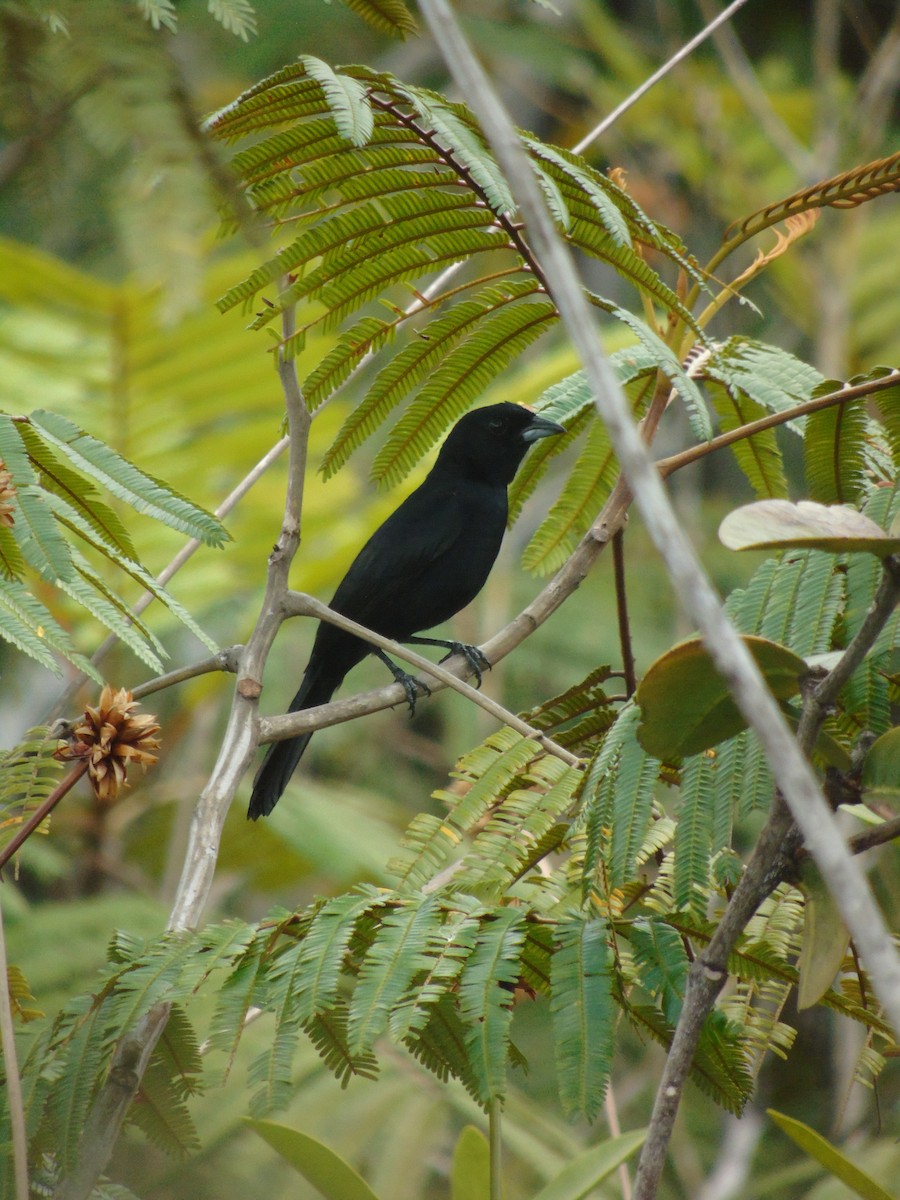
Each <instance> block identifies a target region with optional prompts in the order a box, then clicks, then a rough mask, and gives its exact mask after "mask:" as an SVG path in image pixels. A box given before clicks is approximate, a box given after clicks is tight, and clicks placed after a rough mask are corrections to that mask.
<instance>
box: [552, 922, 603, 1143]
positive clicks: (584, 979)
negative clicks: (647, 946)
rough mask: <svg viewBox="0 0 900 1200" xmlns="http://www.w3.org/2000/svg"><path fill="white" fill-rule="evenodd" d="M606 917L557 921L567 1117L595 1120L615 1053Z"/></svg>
mask: <svg viewBox="0 0 900 1200" xmlns="http://www.w3.org/2000/svg"><path fill="white" fill-rule="evenodd" d="M608 937H609V932H608V929H607V925H606V922H605V921H601V920H598V919H593V920H585V919H583V918H580V917H572V918H567V919H562V920H560V921H559V922H558V923H557V926H556V929H555V932H554V940H555V943H556V944H555V949H554V953H553V958H552V961H551V975H550V978H551V984H552V994H551V998H550V1014H551V1019H552V1022H553V1043H554V1050H555V1055H556V1070H557V1078H558V1087H559V1095H560V1100H561V1102H562V1106H563V1110H564V1111H565V1113H566V1114H567V1116H569V1117H575V1116H583V1117H586V1118H587V1119H588V1120H592V1119H593V1118H594V1117H595V1116H596V1115H597V1113H598V1111H599V1109H600V1106H601V1105H602V1103H603V1097H604V1094H605V1092H606V1084H607V1080H608V1078H609V1071H610V1066H611V1064H612V1055H613V1033H614V1029H615V1017H616V1007H615V1004H614V1003H613V998H612V987H613V979H614V975H613V958H612V951H611V949H610V946H609V943H608Z"/></svg>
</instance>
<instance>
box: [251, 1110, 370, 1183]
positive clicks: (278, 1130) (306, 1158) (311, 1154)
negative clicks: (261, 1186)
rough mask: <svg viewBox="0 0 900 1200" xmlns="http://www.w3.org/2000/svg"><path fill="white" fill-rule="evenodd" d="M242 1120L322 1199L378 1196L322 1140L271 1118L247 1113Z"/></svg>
mask: <svg viewBox="0 0 900 1200" xmlns="http://www.w3.org/2000/svg"><path fill="white" fill-rule="evenodd" d="M244 1121H245V1123H246V1124H247V1126H248V1128H250V1129H252V1130H253V1132H254V1133H257V1134H259V1136H260V1137H261V1138H262V1139H263V1141H265V1142H268V1143H269V1145H270V1146H271V1147H272V1149H273V1150H277V1151H278V1153H279V1154H280V1155H281V1157H282V1158H285V1159H287V1161H288V1162H289V1163H290V1164H291V1166H292V1167H293V1168H294V1170H295V1171H297V1172H299V1174H301V1175H302V1176H303V1178H304V1179H307V1180H308V1181H309V1182H310V1183H311V1184H312V1185H313V1187H314V1188H317V1189H318V1190H319V1191H320V1192H321V1193H322V1195H323V1196H325V1197H326V1200H378V1197H377V1196H376V1195H375V1193H374V1192H373V1191H372V1189H371V1188H370V1187H369V1185H368V1184H367V1183H366V1181H365V1180H364V1179H363V1178H362V1176H361V1175H359V1174H358V1173H357V1172H356V1171H354V1169H353V1167H351V1166H350V1164H349V1163H348V1162H346V1161H345V1160H344V1159H343V1158H341V1156H340V1155H339V1154H336V1153H335V1151H334V1150H331V1149H330V1148H329V1147H328V1146H326V1145H325V1143H324V1142H320V1141H319V1140H318V1139H317V1138H314V1137H310V1136H309V1134H306V1133H301V1132H300V1130H299V1129H291V1128H290V1127H289V1126H287V1125H279V1124H277V1123H276V1122H275V1121H254V1120H252V1119H251V1118H250V1117H245V1118H244Z"/></svg>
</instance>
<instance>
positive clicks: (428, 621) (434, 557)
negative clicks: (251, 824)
mask: <svg viewBox="0 0 900 1200" xmlns="http://www.w3.org/2000/svg"><path fill="white" fill-rule="evenodd" d="M562 432H563V427H562V426H561V425H557V423H556V422H555V421H549V420H547V419H546V418H545V417H540V416H538V415H537V414H536V413H534V412H532V411H531V410H530V409H528V408H524V407H522V406H521V405H518V404H493V405H490V406H489V407H487V408H479V409H476V410H475V411H474V412H470V413H467V414H466V415H465V416H464V417H463V418H462V419H461V420H460V421H458V422H457V423H456V425H454V427H453V429H452V430H451V431H450V433H449V434H448V436H447V439H446V441H445V442H444V444H443V446H442V447H441V450H440V453H439V454H438V457H437V460H436V462H435V464H434V466H433V467H432V468H431V471H430V472H429V473H428V475H427V477H426V478H425V481H424V482H423V483H422V484H421V485H420V486H419V487H418V488H416V490H415V491H414V492H413V493H412V494H411V495H410V496H408V497H407V499H406V500H404V501H403V503H402V504H401V505H400V507H399V508H398V509H397V510H396V512H394V513H392V514H391V516H389V517H388V519H387V520H386V521H385V522H384V524H383V525H381V526H380V527H379V528H378V529H376V531H375V532H374V533H373V534H372V536H371V537H370V538H369V540H368V542H366V544H365V546H363V548H362V550H361V551H360V552H359V554H358V555H357V556H356V558H355V559H354V561H353V563H352V564H351V565H350V569H349V570H348V571H347V574H346V575H345V576H344V578H343V580H342V581H341V583H340V585H339V586H338V589H337V591H336V592H335V594H334V599H333V600H332V601H331V606H330V607H331V608H333V609H334V610H335V612H339V613H341V614H342V615H343V616H345V617H349V618H350V619H351V620H353V621H357V622H358V623H359V624H360V625H365V626H366V628H367V629H371V630H373V631H374V632H375V633H380V634H382V635H383V636H384V637H388V638H391V639H392V640H393V641H395V642H411V643H416V644H420V645H428V646H443V647H445V648H446V649H448V650H449V651H450V652H451V653H461V654H464V655H465V657H466V658H467V660H468V661H469V664H470V666H471V667H472V669H473V671H474V672H475V673H476V675H478V677H479V679H480V671H481V669H482V668H485V667H488V666H490V664H489V663H488V662H487V660H486V659H485V658H484V655H483V654H482V653H481V651H480V650H478V649H477V648H476V647H475V646H464V645H462V644H461V643H459V642H448V641H443V640H441V639H438V638H423V637H416V636H415V635H416V634H417V633H419V632H420V631H421V630H423V629H431V628H432V627H433V626H435V625H440V624H441V623H442V622H443V621H447V620H449V619H450V617H452V616H454V614H455V613H458V612H459V611H460V609H462V608H465V606H466V605H467V604H469V603H470V601H472V600H474V599H475V597H476V596H477V595H478V593H479V592H480V591H481V589H482V587H483V586H484V583H485V581H486V579H487V577H488V574H489V572H490V570H491V567H492V566H493V565H494V561H495V559H496V557H497V554H498V552H499V550H500V543H501V541H502V539H503V533H504V530H505V529H506V520H507V512H508V509H507V498H506V489H507V486H508V485H509V484H510V483H511V482H512V480H513V477H514V476H515V473H516V471H517V470H518V468H519V465H520V463H521V462H522V459H523V458H524V457H525V454H526V451H527V450H528V448H529V446H530V445H531V444H532V442H535V441H537V440H538V439H539V438H545V437H551V436H553V435H555V434H558V433H562ZM367 654H375V655H377V656H378V657H379V658H380V659H381V660H382V661H383V662H384V663H385V664H386V665H387V666H388V667H389V669H390V671H391V673H392V674H393V676H394V678H395V679H396V680H398V682H400V683H402V684H403V685H404V687H405V688H406V694H407V699H408V701H409V705H410V708H411V709H414V708H415V698H416V683H415V681H414V679H413V677H412V676H411V675H408V674H407V673H406V672H405V671H402V670H401V669H400V667H398V666H397V665H396V663H394V662H392V661H391V659H389V658H388V656H387V655H386V654H385V653H384V651H382V650H378V649H376V648H375V647H373V646H371V645H369V644H368V643H366V642H364V641H361V640H360V639H359V638H357V637H355V636H354V635H353V634H351V633H346V632H344V631H343V630H341V629H338V628H337V627H336V626H334V625H329V624H328V623H327V622H325V621H321V622H320V623H319V627H318V629H317V631H316V638H315V642H314V643H313V649H312V654H311V656H310V659H309V663H308V664H307V667H306V672H305V673H304V676H303V682H302V683H301V684H300V690H299V691H298V692H297V695H296V696H295V697H294V699H293V700H292V701H291V704H290V708H289V710H288V711H289V712H298V711H299V710H300V709H304V708H313V707H315V706H316V705H318V704H327V703H328V701H329V700H330V699H331V696H332V693H333V692H334V691H335V689H336V688H337V687H338V686H339V685H340V683H341V681H342V680H343V678H344V676H345V675H346V674H347V672H348V671H349V670H350V669H351V667H354V666H356V664H357V663H358V662H360V661H361V660H362V659H363V658H365V656H366V655H367ZM311 737H312V733H304V734H302V735H301V736H300V737H295V738H290V739H288V740H287V741H283V742H273V744H272V745H271V746H270V747H269V749H268V751H267V753H266V756H265V758H264V760H263V763H262V766H261V767H260V768H259V771H258V772H257V774H256V778H255V779H254V781H253V794H252V795H251V797H250V807H249V809H248V810H247V816H248V817H249V818H250V820H253V821H255V820H256V819H257V818H258V817H263V816H268V814H269V813H270V812H271V811H272V809H273V808H274V807H275V805H276V804H277V803H278V800H279V798H280V796H281V793H282V792H283V791H284V789H285V787H286V786H287V784H288V781H289V779H290V778H291V775H292V774H293V773H294V769H295V767H296V766H297V763H298V762H299V761H300V758H301V756H302V754H303V751H304V750H305V749H306V747H307V745H308V744H309V739H310V738H311Z"/></svg>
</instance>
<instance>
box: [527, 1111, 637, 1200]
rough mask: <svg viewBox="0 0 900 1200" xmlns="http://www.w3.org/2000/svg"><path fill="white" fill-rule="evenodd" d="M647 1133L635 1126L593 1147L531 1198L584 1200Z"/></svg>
mask: <svg viewBox="0 0 900 1200" xmlns="http://www.w3.org/2000/svg"><path fill="white" fill-rule="evenodd" d="M646 1136H647V1133H646V1130H644V1129H634V1130H632V1131H631V1132H630V1133H620V1134H619V1136H618V1137H612V1138H608V1139H607V1140H606V1141H605V1142H601V1143H600V1145H599V1146H592V1147H591V1148H590V1150H586V1151H585V1152H584V1154H581V1155H579V1156H578V1158H576V1159H574V1160H573V1161H572V1162H570V1163H568V1164H567V1165H566V1166H565V1167H563V1169H562V1170H561V1171H560V1173H559V1174H558V1175H557V1176H556V1177H555V1178H554V1179H551V1180H550V1182H549V1183H548V1184H546V1185H545V1186H544V1187H542V1188H541V1190H540V1191H539V1192H538V1194H537V1195H536V1196H535V1197H534V1200H583V1197H585V1196H587V1195H588V1194H589V1193H590V1192H591V1191H593V1189H594V1188H595V1187H597V1185H598V1184H600V1183H602V1182H603V1180H604V1179H607V1178H609V1176H610V1175H612V1173H613V1171H616V1170H618V1168H619V1167H620V1166H621V1165H622V1163H623V1162H626V1161H627V1160H628V1159H629V1158H630V1157H631V1156H632V1154H634V1152H635V1151H636V1150H638V1149H639V1148H640V1147H641V1146H642V1145H643V1144H644V1139H645V1138H646Z"/></svg>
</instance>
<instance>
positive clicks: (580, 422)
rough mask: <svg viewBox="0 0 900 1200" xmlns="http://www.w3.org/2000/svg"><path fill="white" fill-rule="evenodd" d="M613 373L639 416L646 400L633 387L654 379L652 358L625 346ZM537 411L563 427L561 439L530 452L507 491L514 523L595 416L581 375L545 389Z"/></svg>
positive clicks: (616, 358) (613, 359) (643, 391)
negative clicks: (557, 459) (551, 465)
mask: <svg viewBox="0 0 900 1200" xmlns="http://www.w3.org/2000/svg"><path fill="white" fill-rule="evenodd" d="M610 361H611V363H612V366H613V369H614V370H615V372H616V375H617V376H618V378H619V381H620V382H621V383H622V385H623V387H624V388H625V390H626V392H627V394H628V398H629V400H630V401H631V402H632V409H633V411H634V412H635V414H637V415H639V414H640V412H641V411H642V409H643V406H644V401H645V399H646V388H641V387H640V386H638V387H636V386H635V385H636V384H637V383H638V381H641V382H643V383H644V384H646V383H647V382H648V381H649V380H653V379H655V378H656V370H657V365H656V358H655V356H654V355H653V354H652V353H651V352H650V351H649V350H648V349H647V348H646V347H644V346H640V345H634V346H629V347H628V348H627V350H619V351H616V353H615V354H613V355H612V356H611V359H610ZM537 410H538V412H540V413H541V415H542V416H545V417H549V419H550V420H551V421H558V422H559V423H560V424H562V425H564V426H565V427H566V432H565V433H564V434H563V435H562V436H561V437H555V438H545V439H544V440H543V441H541V442H538V444H537V445H536V446H535V447H534V449H533V450H532V451H531V452H530V454H529V455H528V457H527V458H526V459H525V462H524V464H523V466H522V468H521V470H520V471H519V472H518V474H517V475H516V478H515V479H514V480H513V482H512V484H511V486H510V489H509V513H510V521H514V520H515V519H516V517H517V516H518V515H519V513H520V512H521V510H522V507H523V505H524V503H525V501H526V500H527V499H528V497H529V496H530V495H531V494H532V493H533V492H534V490H535V488H536V487H537V485H538V483H539V482H540V480H541V479H542V478H543V476H544V474H545V472H546V470H547V467H548V465H549V463H550V461H551V460H552V459H553V458H555V457H556V455H558V454H561V453H562V452H563V451H564V450H567V449H568V447H569V446H570V445H571V444H572V443H573V442H574V441H576V440H577V438H578V437H579V436H580V435H581V434H583V433H584V431H585V429H587V428H589V427H590V425H591V420H592V418H593V417H594V415H595V409H594V398H593V396H592V395H591V390H590V388H589V387H588V384H587V380H586V379H585V377H584V372H582V371H576V372H575V373H574V374H573V375H570V376H568V378H566V379H563V380H561V381H560V382H559V383H555V384H553V385H552V387H549V388H548V389H547V390H546V391H545V392H544V394H543V395H542V396H541V398H540V400H539V401H538V404H537Z"/></svg>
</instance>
